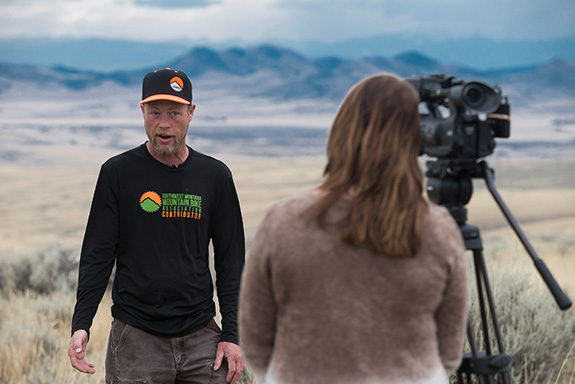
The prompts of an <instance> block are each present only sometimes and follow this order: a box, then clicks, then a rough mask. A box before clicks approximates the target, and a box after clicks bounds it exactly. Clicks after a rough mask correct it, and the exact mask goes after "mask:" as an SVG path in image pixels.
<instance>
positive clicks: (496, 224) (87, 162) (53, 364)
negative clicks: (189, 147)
mask: <svg viewBox="0 0 575 384" xmlns="http://www.w3.org/2000/svg"><path fill="white" fill-rule="evenodd" d="M42 151H43V150H42V149H41V148H39V149H38V151H36V155H37V156H44V157H45V161H44V162H41V163H40V164H36V165H34V166H32V165H28V166H25V165H24V166H22V165H19V166H16V165H13V164H12V165H10V164H0V178H2V180H3V182H2V183H1V184H0V201H2V202H3V204H2V206H1V207H0V215H1V216H2V218H3V219H2V220H0V263H8V262H10V263H16V264H17V265H23V264H22V259H23V258H25V257H26V256H32V257H36V259H34V260H36V261H38V260H40V259H38V258H37V257H38V255H39V254H46V252H45V251H46V250H47V249H52V250H53V249H56V250H58V249H59V250H62V249H64V250H69V252H70V254H72V255H74V256H75V257H76V258H77V253H78V249H79V246H80V243H81V237H82V232H83V229H84V225H85V222H86V219H87V215H88V209H89V203H90V200H91V196H92V193H93V188H94V184H95V181H96V177H97V173H98V168H99V165H100V164H101V163H102V162H103V161H104V160H105V159H106V158H108V157H109V156H110V155H111V154H113V153H112V152H111V151H104V150H89V149H83V150H82V156H81V157H80V156H79V152H71V151H73V150H72V149H63V150H62V151H59V152H57V155H55V154H54V153H53V152H48V151H46V152H42ZM221 158H222V159H223V160H224V161H225V162H226V163H227V164H228V165H229V166H230V168H231V169H232V171H233V173H234V177H235V180H236V186H237V189H238V193H239V195H240V200H241V205H242V209H243V214H244V221H245V226H246V235H247V238H248V243H249V240H250V239H251V237H252V236H253V234H254V232H255V231H256V229H257V226H258V224H259V222H260V220H261V218H262V216H263V214H264V213H265V211H266V209H267V208H268V207H269V205H270V204H272V203H273V202H274V201H276V200H277V199H279V198H281V197H283V196H286V195H288V194H291V193H295V192H299V191H303V190H306V189H309V188H312V187H314V186H315V185H317V184H318V183H319V181H320V178H321V173H322V167H323V165H324V160H323V158H321V157H313V158H311V157H310V158H266V159H256V158H240V157H232V156H222V157H221ZM69 159H82V160H81V161H76V160H75V161H74V162H73V163H71V162H70V161H69ZM574 163H575V161H562V162H555V161H539V160H538V161H527V162H519V161H512V160H498V161H494V162H493V164H492V166H493V167H494V168H495V169H496V176H497V179H496V183H497V185H498V188H499V191H500V193H501V195H502V197H503V198H504V200H505V201H506V202H507V203H508V205H509V207H510V208H511V210H512V212H513V213H514V214H515V216H516V217H517V219H518V220H519V222H520V223H521V225H522V228H523V229H524V231H525V232H526V233H527V235H528V237H529V239H530V241H531V242H532V244H533V245H534V247H535V249H536V250H537V251H538V253H539V256H541V257H542V258H543V259H544V260H545V262H546V264H547V266H548V267H549V269H550V270H551V272H552V273H553V274H554V276H555V277H556V278H557V280H558V282H559V283H560V284H561V286H562V287H564V288H565V289H566V290H567V292H568V293H569V295H570V297H571V298H574V297H575V280H574V279H573V278H572V276H573V273H574V272H575V256H574V255H573V249H574V247H573V246H574V245H575V244H574V243H575V176H574V174H573V172H572V169H573V165H575V164H574ZM475 185H476V187H475V192H474V195H473V199H472V201H471V203H470V204H469V205H468V207H469V222H471V223H473V224H476V225H478V226H479V227H480V228H481V230H482V236H483V240H484V246H485V254H486V256H487V261H488V268H489V269H490V272H491V274H492V275H493V276H492V280H493V281H492V285H493V288H494V291H495V292H496V294H497V295H498V296H497V303H498V311H499V312H501V316H502V317H504V318H505V319H506V320H505V323H506V325H507V324H512V321H515V320H509V319H510V318H509V317H505V316H512V315H513V316H515V318H518V316H519V315H518V314H521V316H527V317H528V318H529V322H528V321H527V320H526V319H525V318H522V320H521V321H520V322H519V323H518V324H522V325H521V326H519V325H518V326H517V329H512V328H505V333H506V335H507V337H510V338H511V339H509V340H508V341H507V349H508V351H509V353H511V354H512V355H514V356H516V357H517V359H519V361H518V364H519V366H517V367H514V370H515V371H518V370H520V371H521V370H522V371H525V372H530V374H532V375H536V376H531V377H528V378H527V379H525V380H526V381H525V382H533V383H534V382H545V383H569V384H573V383H575V379H574V375H575V357H574V352H573V350H571V351H570V352H569V349H570V348H571V347H572V346H573V344H574V343H575V340H574V339H575V330H573V328H569V327H572V322H573V320H572V319H573V316H574V314H575V312H574V310H573V309H572V310H570V311H567V312H565V311H563V312H560V311H557V310H556V308H555V306H554V303H553V301H552V300H553V299H552V297H551V295H550V294H549V293H548V291H547V289H546V287H545V286H543V284H542V283H541V279H540V277H539V276H538V275H537V272H536V271H535V269H534V268H533V266H532V265H531V263H530V261H529V257H528V256H527V254H526V253H525V251H524V250H523V248H522V246H521V244H520V243H519V242H518V241H517V238H516V237H515V235H514V233H513V232H512V231H511V229H510V228H509V226H508V225H507V223H506V222H505V220H504V219H503V217H502V215H501V213H500V211H499V209H498V208H497V206H496V205H495V202H494V201H493V199H492V198H491V196H490V195H489V194H488V192H487V191H486V190H485V188H484V187H482V185H481V182H479V183H475ZM55 244H59V245H58V246H55ZM39 250H42V252H39ZM56 253H57V252H56ZM46 260H48V259H46ZM41 264H42V263H37V262H32V263H30V271H28V272H29V273H28V277H29V280H27V281H28V283H29V284H30V285H31V286H34V284H36V285H37V286H44V287H48V288H46V289H47V290H48V292H49V294H40V293H38V291H37V290H36V291H32V290H28V291H26V290H22V289H14V287H15V285H14V284H12V285H10V284H7V283H5V282H4V283H2V278H4V279H7V278H9V277H10V276H6V273H4V275H2V273H0V289H3V288H2V287H4V289H3V293H2V296H0V311H1V313H2V316H1V317H0V382H2V383H7V384H28V383H54V382H57V383H102V382H103V367H104V362H103V360H104V354H105V352H104V351H105V345H106V341H107V334H108V330H109V324H110V320H111V319H110V314H109V313H110V310H109V308H110V305H111V303H110V298H109V297H108V296H106V298H105V299H104V301H103V303H102V305H101V308H100V309H99V311H98V314H97V318H96V319H95V322H94V327H93V329H92V339H91V340H92V341H91V343H90V346H89V350H88V359H89V360H91V361H92V362H93V363H95V364H96V367H97V369H98V371H97V373H96V375H94V376H91V377H89V376H85V375H82V374H79V373H76V372H75V371H73V369H72V368H71V367H70V366H69V362H68V358H67V355H66V349H67V344H68V341H69V323H70V316H71V312H72V309H73V305H74V299H75V298H74V293H73V291H72V290H70V289H69V287H67V286H68V285H67V284H63V285H62V284H56V285H55V286H52V285H50V284H48V283H49V282H50V281H51V279H52V280H53V279H55V278H54V277H53V276H54V275H50V274H49V276H52V278H51V279H50V278H48V279H47V278H44V279H42V278H40V277H41V275H42V274H41V272H37V273H36V274H35V273H34V270H38V271H41V270H43V269H42V268H40V266H41ZM519 266H520V267H519ZM34 268H36V269H34ZM3 270H4V271H7V269H3ZM20 273H22V271H21V270H20ZM50 273H53V272H50ZM2 276H4V277H2ZM32 276H35V277H34V279H36V280H34V279H33V278H32ZM56 276H58V275H56ZM496 276H499V277H496ZM59 277H60V276H59ZM56 280H58V279H57V278H56ZM23 281H25V280H23ZM9 286H10V287H11V288H10V289H5V288H6V287H9ZM500 308H501V309H500ZM527 309H528V310H527ZM506 310H509V311H508V312H509V313H508V314H507V313H506V314H504V312H505V311H506ZM517 321H519V320H517ZM566 329H567V331H566ZM569 329H571V331H570V330H569ZM547 332H549V333H547ZM565 332H570V333H565ZM541 339H543V340H546V342H548V343H550V344H545V343H543V342H541V341H540V340H541ZM559 339H560V340H559ZM559 341H561V342H565V343H566V344H569V343H571V344H570V345H569V348H565V345H563V344H562V346H561V351H559V350H553V351H552V352H553V353H555V355H554V356H552V357H548V356H547V355H545V356H546V357H545V361H548V360H551V363H549V362H547V363H546V364H547V368H541V367H539V368H541V369H539V371H532V370H531V368H530V365H531V366H532V365H533V363H532V362H529V361H528V358H533V359H535V360H537V359H543V357H542V356H543V355H541V354H540V353H539V352H525V353H524V352H521V348H522V344H525V343H528V344H530V345H536V344H540V345H542V346H543V345H547V346H548V347H546V348H547V349H549V348H551V347H549V345H551V346H556V345H557V344H558V343H559ZM541 361H543V360H541ZM549 369H550V370H549ZM531 372H536V373H531ZM537 372H539V373H537ZM537 375H538V376H537ZM244 380H245V382H250V381H251V380H250V379H249V378H247V377H246V378H245V379H244Z"/></svg>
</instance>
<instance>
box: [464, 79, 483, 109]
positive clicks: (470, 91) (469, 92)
mask: <svg viewBox="0 0 575 384" xmlns="http://www.w3.org/2000/svg"><path fill="white" fill-rule="evenodd" d="M463 97H464V98H465V102H466V103H467V105H469V106H470V107H472V108H473V107H479V106H481V105H482V104H483V102H484V99H485V94H484V93H483V91H482V90H481V88H479V87H476V86H475V85H473V84H471V85H470V86H469V87H468V88H467V89H465V95H463Z"/></svg>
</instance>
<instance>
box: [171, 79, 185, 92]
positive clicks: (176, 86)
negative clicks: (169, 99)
mask: <svg viewBox="0 0 575 384" xmlns="http://www.w3.org/2000/svg"><path fill="white" fill-rule="evenodd" d="M170 87H172V89H173V90H174V91H176V92H180V91H181V90H182V89H183V88H184V81H183V80H182V79H180V78H179V77H172V80H170Z"/></svg>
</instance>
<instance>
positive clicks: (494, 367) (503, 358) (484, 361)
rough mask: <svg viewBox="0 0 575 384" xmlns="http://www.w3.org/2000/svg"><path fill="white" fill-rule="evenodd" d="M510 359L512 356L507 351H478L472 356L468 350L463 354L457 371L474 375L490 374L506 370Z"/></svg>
mask: <svg viewBox="0 0 575 384" xmlns="http://www.w3.org/2000/svg"><path fill="white" fill-rule="evenodd" d="M511 359H512V357H511V356H510V355H508V354H507V353H502V354H500V355H487V354H486V353H485V352H478V354H477V357H473V356H472V355H471V353H470V352H468V353H464V354H463V361H462V363H461V366H460V367H459V370H458V371H459V372H461V373H473V374H476V375H491V374H495V373H501V372H507V371H509V367H510V365H511Z"/></svg>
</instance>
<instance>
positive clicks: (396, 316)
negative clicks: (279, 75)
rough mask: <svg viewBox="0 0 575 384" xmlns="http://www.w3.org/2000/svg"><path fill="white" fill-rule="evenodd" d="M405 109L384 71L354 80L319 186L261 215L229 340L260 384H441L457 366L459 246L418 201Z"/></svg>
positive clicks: (413, 136) (410, 119)
mask: <svg viewBox="0 0 575 384" xmlns="http://www.w3.org/2000/svg"><path fill="white" fill-rule="evenodd" d="M418 104H419V96H418V94H417V92H416V91H415V90H414V89H413V88H412V87H411V86H410V85H409V84H407V83H406V82H404V81H402V80H400V79H398V78H397V77H395V76H392V75H378V76H373V77H370V78H367V79H365V80H363V81H361V82H360V83H358V84H357V85H356V86H355V87H354V88H352V90H351V91H350V92H349V94H348V95H347V97H346V98H345V100H344V101H343V103H342V104H341V106H340V108H339V111H338V113H337V115H336V117H335V120H334V122H333V125H332V127H331V131H330V136H329V139H328V144H327V160H328V161H327V165H326V168H325V172H324V176H325V177H324V181H323V183H322V184H321V185H320V186H319V188H318V189H316V190H314V191H308V192H304V193H300V194H298V195H295V196H291V197H288V198H285V199H284V200H282V201H280V202H278V203H276V204H275V205H274V206H272V207H271V208H270V209H269V211H268V213H267V215H266V217H265V218H264V220H263V222H262V224H261V227H260V229H259V231H258V233H257V234H256V236H255V239H254V241H253V244H252V246H251V248H250V250H249V253H248V258H247V262H246V268H245V270H244V275H243V280H242V288H241V292H240V314H239V327H240V345H241V346H242V350H243V353H244V354H245V359H246V362H247V365H248V366H249V367H250V368H251V369H252V371H253V373H254V374H255V376H256V378H257V379H258V382H259V383H260V384H263V383H270V384H279V383H281V384H296V383H297V384H302V383H314V384H321V383H330V384H333V383H354V384H363V383H365V384H368V383H369V384H374V383H442V384H445V383H446V382H447V377H448V375H449V374H450V373H451V372H453V371H454V370H455V369H456V368H457V367H458V365H459V363H460V360H461V356H462V351H463V344H464V339H465V326H466V319H467V297H468V289H467V263H466V260H465V248H464V245H463V241H462V238H461V234H460V232H459V230H458V228H457V225H456V224H455V222H454V220H453V219H452V218H451V216H450V215H449V213H448V212H447V210H446V209H445V208H443V207H440V206H437V205H435V204H433V203H431V202H427V201H426V200H425V199H424V197H423V176H422V173H421V169H420V168H419V164H418V155H419V146H420V126H419V113H418Z"/></svg>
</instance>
